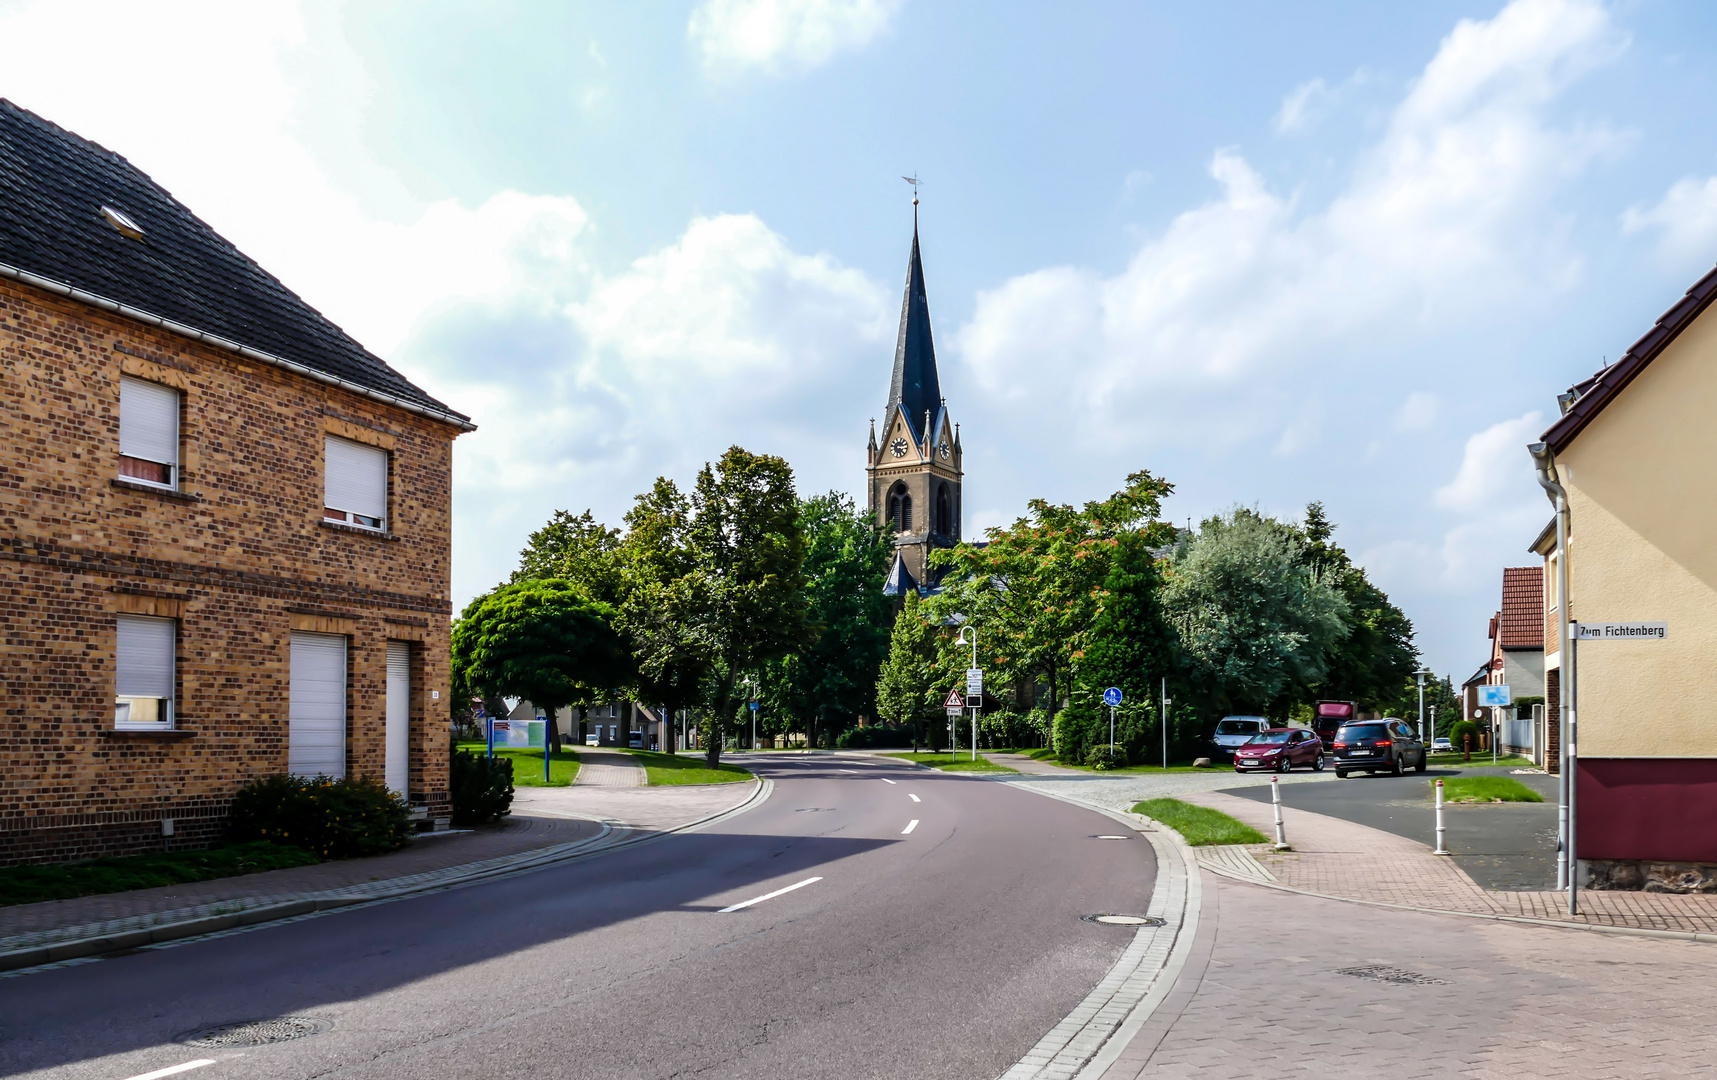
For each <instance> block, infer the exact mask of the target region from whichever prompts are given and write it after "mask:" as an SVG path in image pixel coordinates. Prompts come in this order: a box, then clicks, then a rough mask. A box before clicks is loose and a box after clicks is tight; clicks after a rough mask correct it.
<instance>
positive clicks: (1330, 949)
mask: <svg viewBox="0 0 1717 1080" xmlns="http://www.w3.org/2000/svg"><path fill="white" fill-rule="evenodd" d="M1204 885H1205V889H1204V896H1205V900H1204V906H1203V916H1202V917H1201V919H1200V923H1199V934H1198V936H1197V938H1196V939H1195V946H1194V949H1193V953H1192V956H1191V958H1190V959H1189V961H1188V963H1187V965H1186V968H1185V969H1184V970H1183V971H1182V973H1181V977H1180V979H1179V981H1178V982H1177V983H1176V985H1175V988H1174V990H1173V991H1172V992H1171V993H1170V994H1169V996H1168V998H1166V999H1165V1000H1164V1002H1163V1004H1162V1005H1161V1006H1159V1007H1158V1009H1157V1010H1156V1012H1154V1013H1153V1014H1152V1016H1151V1018H1150V1020H1149V1021H1147V1023H1146V1024H1145V1026H1144V1028H1143V1029H1142V1030H1140V1032H1139V1033H1138V1035H1137V1036H1136V1037H1135V1038H1134V1039H1133V1040H1132V1042H1131V1043H1130V1044H1129V1045H1128V1047H1127V1049H1126V1050H1125V1051H1124V1052H1123V1053H1122V1055H1121V1057H1120V1058H1119V1059H1118V1060H1117V1061H1116V1062H1115V1064H1114V1065H1112V1066H1111V1067H1110V1068H1109V1069H1108V1070H1107V1071H1105V1072H1104V1073H1103V1080H1137V1078H1142V1077H1153V1078H1154V1077H1163V1078H1168V1077H1193V1076H1197V1077H1200V1078H1201V1080H1202V1078H1218V1077H1221V1078H1225V1077H1304V1076H1316V1077H1319V1078H1320V1080H1321V1078H1334V1077H1387V1078H1389V1080H1406V1078H1410V1077H1472V1078H1487V1080H1488V1078H1501V1077H1508V1078H1523V1077H1552V1076H1554V1077H1570V1078H1579V1080H1586V1078H1592V1080H1595V1078H1607V1077H1616V1078H1623V1077H1626V1078H1635V1077H1684V1076H1695V1075H1710V1074H1711V1073H1712V1072H1713V1070H1714V1066H1713V1065H1712V1064H1711V1063H1712V1062H1713V1061H1714V1060H1717V1024H1713V1023H1712V1022H1711V1019H1710V1004H1709V1003H1710V1001H1711V1000H1712V998H1713V996H1714V995H1717V964H1713V962H1712V961H1713V959H1714V958H1717V952H1713V951H1712V949H1713V946H1710V945H1704V944H1699V943H1694V942H1683V941H1671V940H1663V939H1650V938H1638V937H1627V936H1618V935H1612V934H1593V933H1580V932H1572V931H1569V930H1561V929H1551V928H1540V927H1534V926H1528V925H1522V924H1519V923H1498V922H1486V921H1478V920H1469V919H1461V918H1452V917H1449V916H1445V915H1428V914H1418V913H1415V912H1407V911H1397V910H1393V909H1388V908H1377V907H1368V906H1363V905H1357V904H1347V903H1342V902H1340V901H1335V900H1324V899H1320V898H1316V897H1308V896H1299V895H1295V894H1292V893H1283V892H1280V891H1277V890H1271V889H1266V888H1262V887H1259V886H1255V885H1246V884H1242V883H1239V882H1232V881H1228V880H1226V879H1223V878H1219V877H1217V876H1216V875H1214V874H1209V873H1206V874H1205V875H1204Z"/></svg>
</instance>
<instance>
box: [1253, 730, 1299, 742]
mask: <svg viewBox="0 0 1717 1080" xmlns="http://www.w3.org/2000/svg"><path fill="white" fill-rule="evenodd" d="M1293 734H1294V733H1293V732H1291V731H1261V732H1259V733H1258V734H1257V735H1255V736H1253V738H1252V741H1251V742H1250V743H1248V744H1247V745H1248V746H1270V745H1273V744H1275V743H1285V742H1287V741H1288V739H1289V738H1290V737H1291V736H1292V735H1293Z"/></svg>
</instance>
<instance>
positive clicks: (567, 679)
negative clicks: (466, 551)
mask: <svg viewBox="0 0 1717 1080" xmlns="http://www.w3.org/2000/svg"><path fill="white" fill-rule="evenodd" d="M613 616H614V609H613V608H612V607H610V606H609V605H607V604H604V603H602V602H600V601H597V600H591V599H590V598H589V597H587V596H585V595H584V593H583V592H581V591H579V590H578V589H576V588H574V587H573V586H572V584H571V583H570V582H567V581H563V580H560V579H557V578H550V579H548V580H543V581H522V582H518V583H516V584H511V585H503V586H501V587H500V588H498V589H495V590H494V591H493V592H490V593H486V594H484V595H483V596H479V597H478V598H477V599H475V600H473V601H471V603H470V604H469V605H467V606H466V608H465V611H464V613H463V614H462V615H461V616H460V618H459V621H458V622H457V623H456V624H455V625H454V627H453V655H452V666H453V671H454V673H455V675H454V680H455V682H454V684H455V685H459V686H464V687H466V688H468V689H469V691H470V692H472V693H475V694H477V695H480V696H483V697H485V698H488V697H500V696H514V695H516V696H518V697H522V698H527V699H529V700H530V702H531V704H533V705H536V706H537V707H539V708H542V709H544V710H546V711H547V713H548V716H549V734H550V738H551V739H552V740H553V743H554V746H555V748H556V749H557V750H558V749H559V748H560V733H559V729H558V728H557V727H556V725H555V723H554V715H555V713H556V711H557V710H559V709H562V708H565V707H566V706H567V705H569V704H570V703H571V702H572V701H573V700H574V699H576V698H577V697H578V696H579V695H580V694H581V693H583V692H586V691H587V690H589V689H590V688H599V689H600V688H605V687H606V688H612V687H618V686H623V685H625V683H626V682H627V680H628V679H629V678H630V677H631V675H632V663H631V654H630V652H629V651H628V650H627V648H626V645H625V642H624V641H623V640H622V639H621V637H620V635H619V634H618V633H616V632H615V630H614V626H613Z"/></svg>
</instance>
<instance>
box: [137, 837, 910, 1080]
mask: <svg viewBox="0 0 1717 1080" xmlns="http://www.w3.org/2000/svg"><path fill="white" fill-rule="evenodd" d="M913 824H914V825H916V824H917V822H913ZM821 880H823V879H822V878H820V877H808V878H806V879H805V880H804V881H800V882H797V883H795V884H792V885H789V886H787V887H786V888H785V889H776V890H775V891H774V892H772V893H764V894H763V895H762V896H757V897H753V898H752V899H750V900H747V901H745V903H743V904H735V905H733V906H732V907H724V908H722V909H721V910H720V911H718V912H716V914H717V915H726V914H727V913H728V912H730V911H739V910H740V909H741V908H748V907H750V906H751V905H752V904H761V903H763V901H765V900H773V899H775V898H776V897H777V896H780V895H781V894H782V893H790V892H792V891H793V890H794V889H803V888H804V887H805V886H807V885H812V884H815V883H816V882H819V881H821ZM137 1080H144V1078H143V1077H137Z"/></svg>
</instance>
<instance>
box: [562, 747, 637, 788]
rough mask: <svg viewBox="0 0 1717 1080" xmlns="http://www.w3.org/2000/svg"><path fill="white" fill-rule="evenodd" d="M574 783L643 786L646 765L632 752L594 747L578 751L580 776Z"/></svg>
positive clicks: (604, 785) (591, 785) (619, 786)
mask: <svg viewBox="0 0 1717 1080" xmlns="http://www.w3.org/2000/svg"><path fill="white" fill-rule="evenodd" d="M572 784H573V786H574V787H615V788H626V787H643V786H644V767H643V766H641V765H639V764H638V759H637V758H634V757H633V756H632V755H630V754H622V753H620V752H619V751H618V750H598V749H595V748H594V747H592V748H591V749H588V750H580V751H579V752H578V776H577V777H576V778H574V779H573V781H572Z"/></svg>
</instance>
